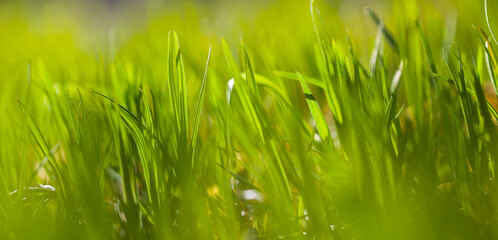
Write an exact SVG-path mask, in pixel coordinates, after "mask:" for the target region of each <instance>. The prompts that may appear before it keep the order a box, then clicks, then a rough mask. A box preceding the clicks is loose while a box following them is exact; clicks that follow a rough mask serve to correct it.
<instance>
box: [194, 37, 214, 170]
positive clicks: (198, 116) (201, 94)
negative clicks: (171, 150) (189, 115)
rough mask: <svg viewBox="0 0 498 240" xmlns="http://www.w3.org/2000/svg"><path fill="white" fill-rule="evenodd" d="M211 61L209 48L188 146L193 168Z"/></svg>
mask: <svg viewBox="0 0 498 240" xmlns="http://www.w3.org/2000/svg"><path fill="white" fill-rule="evenodd" d="M210 59H211V46H209V52H208V57H207V61H206V69H205V70H204V77H203V78H202V85H201V90H200V91H199V98H198V100H197V108H196V111H195V120H194V129H193V130H192V140H191V144H190V146H191V147H190V149H191V150H190V151H191V152H190V155H191V161H192V163H191V165H192V168H193V167H194V161H195V149H196V145H197V136H198V134H199V123H200V119H201V111H202V102H203V101H204V92H205V89H206V80H207V71H208V66H209V60H210Z"/></svg>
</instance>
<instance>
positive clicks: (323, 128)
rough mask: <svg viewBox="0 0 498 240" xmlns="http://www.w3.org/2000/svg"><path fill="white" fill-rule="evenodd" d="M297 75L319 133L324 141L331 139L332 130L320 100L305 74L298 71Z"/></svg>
mask: <svg viewBox="0 0 498 240" xmlns="http://www.w3.org/2000/svg"><path fill="white" fill-rule="evenodd" d="M296 75H297V76H298V78H299V82H300V83H301V87H302V89H303V93H304V97H305V98H306V102H307V103H308V107H309V108H310V111H311V115H312V116H313V119H314V120H315V124H316V129H317V131H318V135H320V138H321V139H322V141H324V142H329V141H330V140H331V139H330V131H329V127H328V126H327V122H326V121H325V118H324V116H323V113H322V110H321V109H320V106H319V105H318V102H317V101H316V99H315V97H314V96H313V93H311V90H310V88H309V87H308V84H307V83H306V80H304V78H303V76H302V75H301V74H300V73H299V72H296Z"/></svg>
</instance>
